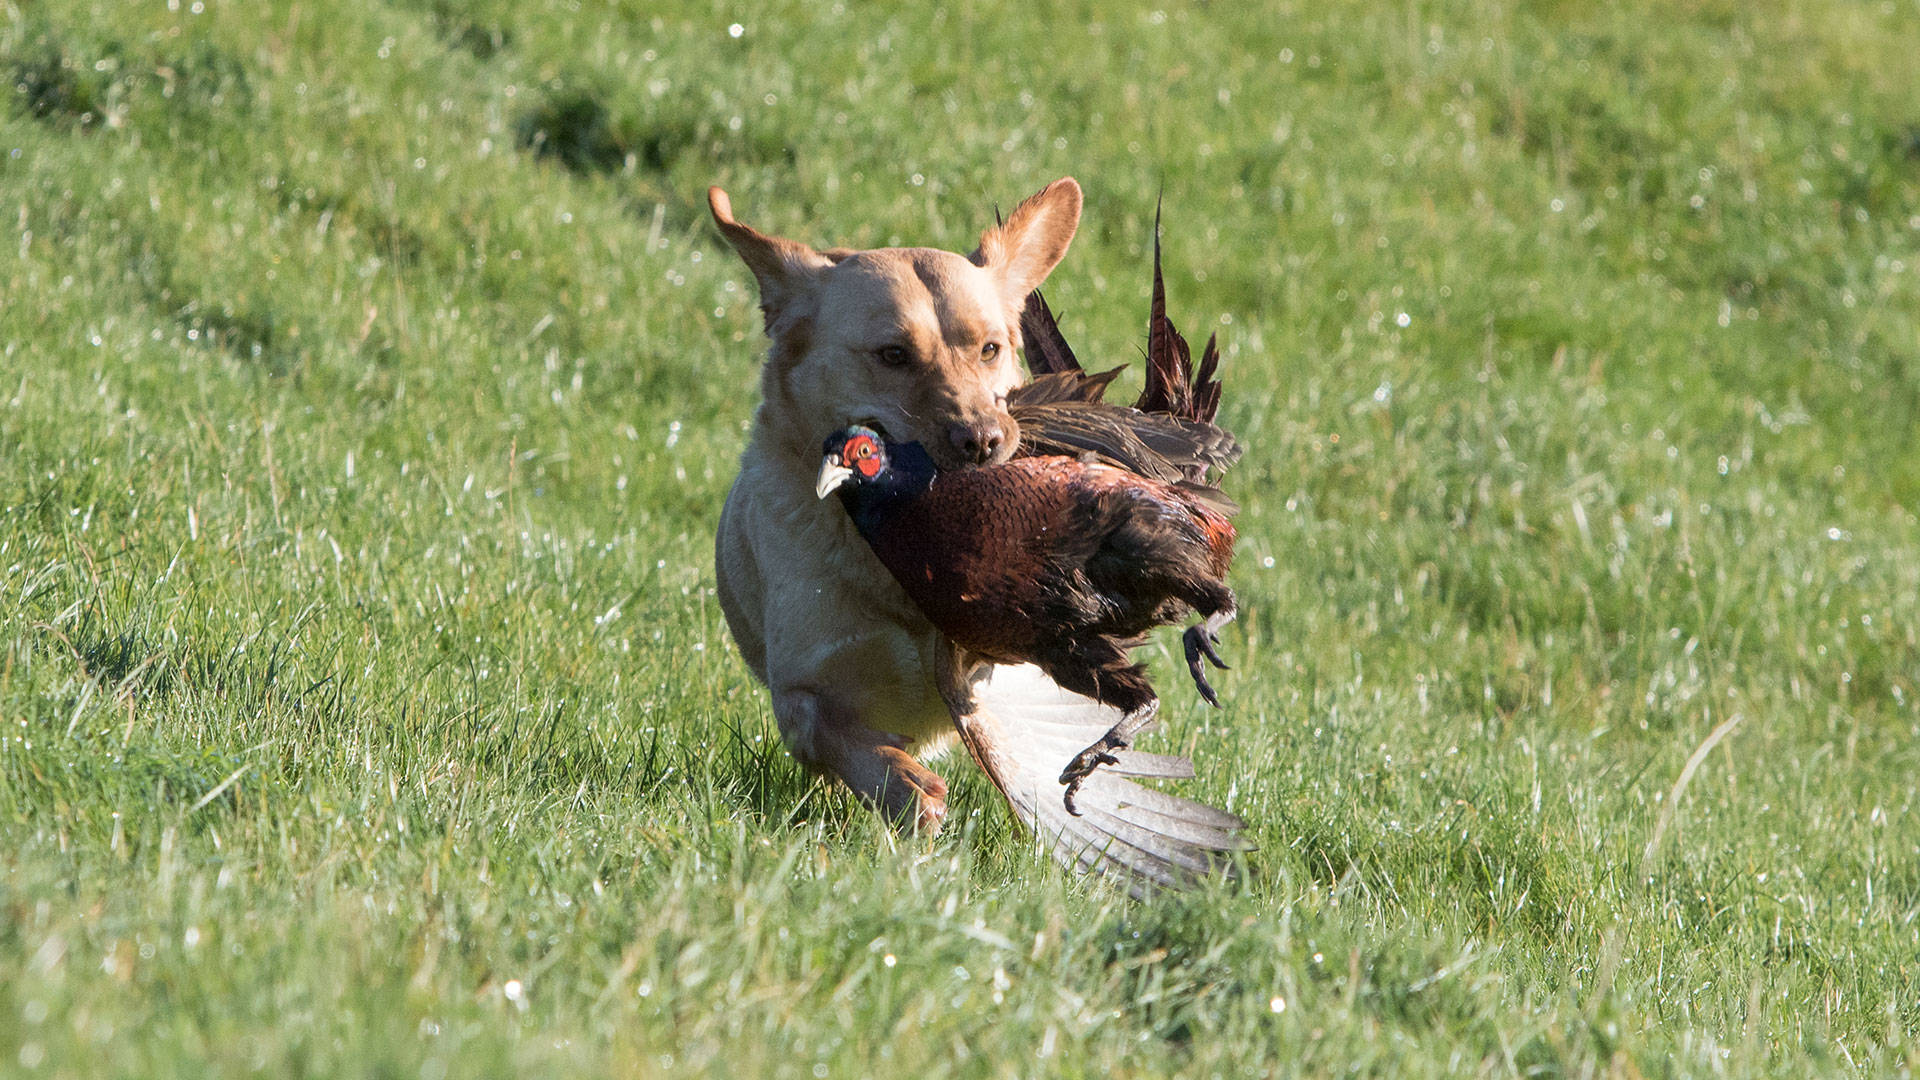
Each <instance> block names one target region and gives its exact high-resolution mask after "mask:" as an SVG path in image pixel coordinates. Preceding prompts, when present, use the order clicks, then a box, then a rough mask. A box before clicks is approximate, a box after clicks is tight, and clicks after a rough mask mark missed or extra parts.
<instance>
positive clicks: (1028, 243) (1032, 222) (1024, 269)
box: [972, 176, 1080, 322]
mask: <svg viewBox="0 0 1920 1080" xmlns="http://www.w3.org/2000/svg"><path fill="white" fill-rule="evenodd" d="M1079 227H1080V185H1079V184H1078V183H1076V182H1075V181H1074V179H1073V177H1071V176H1064V177H1061V178H1060V179H1058V180H1055V181H1054V182H1053V183H1051V184H1048V185H1047V186H1046V187H1044V188H1042V189H1040V192H1039V194H1037V195H1034V196H1033V197H1032V198H1030V199H1028V200H1027V201H1025V202H1023V203H1021V204H1020V205H1019V206H1016V207H1014V208H1013V213H1012V214H1010V215H1008V217H1007V220H1006V221H1005V222H1004V223H1002V224H999V225H995V226H994V227H993V228H991V229H988V230H987V231H986V232H983V233H981V234H980V249H979V250H978V251H975V252H974V253H973V256H972V258H973V263H974V265H975V266H982V267H985V268H987V269H988V270H992V271H993V272H994V273H996V274H998V275H999V277H1000V294H1001V296H1002V297H1004V298H1005V301H1006V307H1007V317H1008V319H1009V320H1011V321H1014V322H1018V321H1019V318H1020V309H1021V308H1022V307H1023V306H1025V304H1026V302H1027V294H1028V293H1030V292H1032V291H1033V290H1035V289H1037V288H1039V287H1040V283H1041V282H1042V281H1045V280H1046V278H1047V275H1048V274H1049V273H1051V272H1052V270H1053V268H1054V267H1055V266H1056V265H1058V264H1059V262H1060V260H1061V258H1062V257H1064V256H1065V255H1066V253H1067V245H1068V244H1070V243H1072V242H1073V232H1074V230H1075V229H1077V228H1079Z"/></svg>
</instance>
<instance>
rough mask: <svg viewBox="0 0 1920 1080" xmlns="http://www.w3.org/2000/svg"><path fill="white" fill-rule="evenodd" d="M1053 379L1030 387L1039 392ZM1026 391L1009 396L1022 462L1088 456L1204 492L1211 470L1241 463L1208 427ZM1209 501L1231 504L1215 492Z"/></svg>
mask: <svg viewBox="0 0 1920 1080" xmlns="http://www.w3.org/2000/svg"><path fill="white" fill-rule="evenodd" d="M1054 378H1056V376H1051V375H1050V376H1047V377H1046V378H1045V379H1043V380H1038V381H1036V382H1034V383H1032V384H1030V385H1032V386H1034V387H1043V386H1044V385H1045V384H1046V383H1048V382H1050V381H1051V380H1053V379H1054ZM1025 389H1026V388H1025V387H1022V388H1020V391H1016V392H1015V393H1013V394H1009V395H1008V396H1007V408H1008V411H1009V412H1010V413H1012V415H1013V418H1014V420H1015V421H1016V422H1017V423H1018V424H1019V425H1020V448H1019V451H1018V454H1019V456H1021V457H1049V456H1060V457H1075V458H1081V459H1083V460H1084V459H1086V458H1088V457H1089V456H1091V457H1092V459H1093V460H1096V461H1099V462H1102V463H1103V464H1107V465H1112V466H1114V467H1116V468H1120V469H1125V470H1127V471H1128V472H1130V473H1137V474H1139V475H1141V476H1145V477H1148V478H1149V479H1153V480H1159V481H1161V482H1162V483H1168V484H1174V483H1181V482H1186V483H1189V484H1193V485H1195V486H1196V487H1198V488H1202V489H1208V490H1212V489H1211V486H1210V485H1208V484H1207V483H1206V482H1205V477H1206V475H1207V472H1208V470H1209V469H1211V470H1213V471H1215V472H1225V471H1226V470H1227V469H1228V468H1229V467H1230V466H1232V465H1233V463H1234V462H1236V461H1238V460H1239V459H1240V444H1239V443H1238V442H1237V441H1235V439H1234V437H1233V436H1232V435H1230V434H1228V433H1227V432H1226V431H1223V430H1221V429H1220V428H1217V427H1214V426H1213V425H1212V424H1206V423H1200V422H1198V421H1192V420H1181V419H1179V418H1177V417H1173V416H1169V415H1167V414H1165V413H1146V412H1140V411H1139V410H1137V409H1128V408H1123V407H1121V406H1117V405H1107V404H1104V403H1099V402H1089V401H1075V400H1066V399H1062V398H1060V397H1058V396H1051V397H1049V396H1045V395H1042V394H1035V395H1031V396H1029V395H1027V394H1024V393H1021V391H1024V390H1025ZM1213 498H1214V501H1216V502H1219V503H1221V504H1223V505H1229V506H1230V505H1231V502H1230V501H1228V500H1227V499H1226V497H1225V496H1224V495H1220V494H1219V493H1218V492H1217V491H1214V492H1213Z"/></svg>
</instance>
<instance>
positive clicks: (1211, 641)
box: [1181, 608, 1234, 709]
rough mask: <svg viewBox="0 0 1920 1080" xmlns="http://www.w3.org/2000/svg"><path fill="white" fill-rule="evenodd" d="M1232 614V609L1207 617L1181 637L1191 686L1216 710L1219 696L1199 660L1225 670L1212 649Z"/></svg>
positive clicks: (1223, 661)
mask: <svg viewBox="0 0 1920 1080" xmlns="http://www.w3.org/2000/svg"><path fill="white" fill-rule="evenodd" d="M1233 614H1234V613H1233V609H1232V608H1227V609H1225V610H1223V611H1216V612H1214V613H1213V614H1212V615H1209V616H1207V618H1206V620H1205V621H1204V622H1200V623H1196V624H1194V625H1192V626H1189V627H1187V630H1186V633H1184V634H1182V635H1181V640H1182V642H1184V643H1185V645H1186V650H1187V671H1188V672H1189V673H1190V674H1192V676H1193V685H1194V687H1195V688H1196V689H1198V690H1199V691H1200V696H1201V697H1203V698H1206V699H1207V704H1209V705H1211V706H1213V707H1214V708H1216V709H1217V708H1219V707H1220V695H1218V694H1216V693H1214V691H1213V684H1212V683H1209V682H1208V681H1207V676H1206V673H1205V671H1204V670H1203V669H1202V668H1201V667H1200V658H1201V657H1203V656H1204V657H1206V659H1207V662H1208V663H1210V664H1212V665H1213V666H1214V667H1217V668H1219V669H1220V670H1221V671H1226V670H1227V662H1226V661H1225V660H1222V659H1220V654H1219V653H1217V652H1215V651H1214V648H1213V647H1214V646H1215V645H1217V644H1219V642H1220V633H1219V630H1220V628H1221V627H1222V626H1225V625H1226V624H1227V623H1228V622H1230V621H1232V619H1233Z"/></svg>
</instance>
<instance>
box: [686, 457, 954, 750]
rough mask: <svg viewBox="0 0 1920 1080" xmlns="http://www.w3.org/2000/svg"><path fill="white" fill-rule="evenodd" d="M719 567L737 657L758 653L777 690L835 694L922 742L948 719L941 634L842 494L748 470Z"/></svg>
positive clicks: (870, 722) (758, 669)
mask: <svg viewBox="0 0 1920 1080" xmlns="http://www.w3.org/2000/svg"><path fill="white" fill-rule="evenodd" d="M796 486H798V487H800V488H801V490H800V493H799V494H800V496H801V497H798V498H796V497H795V496H794V491H793V489H794V488H795V487H796ZM716 565H717V569H718V572H719V574H720V576H721V579H722V580H721V591H722V594H723V595H724V596H726V597H727V598H728V603H727V604H726V605H725V606H726V608H727V616H728V623H729V626H730V628H731V629H732V630H733V634H734V637H735V638H736V639H737V640H738V641H739V643H740V646H741V653H742V654H743V655H746V656H748V657H749V658H750V662H751V660H752V659H755V658H759V659H762V663H758V664H755V665H754V667H755V673H756V674H758V675H760V676H761V678H762V679H763V680H765V681H766V682H767V683H768V684H769V685H770V686H771V687H772V688H773V689H774V690H775V691H776V692H777V691H779V690H782V689H786V688H790V687H801V686H804V687H809V688H815V689H826V690H830V691H831V692H832V693H833V695H834V696H835V697H836V698H838V699H839V700H840V701H841V702H843V703H844V704H845V705H847V706H848V707H850V708H852V709H853V710H854V711H855V712H856V713H858V714H859V716H860V718H861V723H863V724H865V725H866V726H869V727H873V728H878V729H881V730H886V731H892V732H895V733H898V734H902V735H908V736H912V737H915V738H922V737H925V736H927V735H930V734H933V733H934V732H936V731H943V730H946V729H947V728H948V727H949V726H950V724H949V718H948V715H947V711H946V707H945V705H944V703H943V702H942V701H941V699H940V696H939V692H938V689H937V687H936V686H935V683H934V679H935V672H936V671H937V664H938V656H939V650H940V649H941V648H943V642H942V639H941V637H940V635H939V632H938V631H936V630H934V629H933V627H932V625H931V624H930V623H928V622H927V620H926V618H925V616H923V615H921V613H920V611H919V610H918V609H917V608H915V607H914V606H913V603H912V601H911V600H909V599H908V598H907V595H906V593H904V592H903V591H902V590H901V588H900V586H899V584H898V583H897V582H895V581H894V580H893V577H892V575H890V574H889V573H888V572H887V570H886V568H885V567H884V566H882V565H881V564H880V561H879V559H877V558H876V557H875V556H874V554H873V552H872V550H871V549H869V548H868V547H867V545H866V542H865V541H864V540H862V539H861V538H860V535H859V533H857V532H856V531H855V530H854V528H853V525H852V522H851V521H849V520H848V518H847V515H846V512H845V510H843V509H842V508H841V506H840V504H839V501H838V500H826V501H822V500H819V499H817V498H815V497H814V495H813V492H812V491H811V490H807V489H806V488H805V486H804V485H796V484H795V482H794V481H793V479H792V478H790V477H779V476H769V475H767V473H766V471H762V470H755V469H753V468H751V467H748V468H743V470H742V472H741V475H740V478H739V480H738V481H736V483H735V487H734V491H733V492H732V494H731V495H730V496H729V498H728V505H727V512H726V514H725V515H724V516H723V519H722V526H721V543H720V552H719V557H718V559H717V562H716Z"/></svg>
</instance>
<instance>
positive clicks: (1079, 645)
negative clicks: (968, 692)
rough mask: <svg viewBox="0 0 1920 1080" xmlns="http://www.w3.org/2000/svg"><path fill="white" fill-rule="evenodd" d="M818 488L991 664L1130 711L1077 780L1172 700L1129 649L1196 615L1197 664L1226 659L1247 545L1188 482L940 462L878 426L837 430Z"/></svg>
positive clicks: (1192, 662) (958, 640)
mask: <svg viewBox="0 0 1920 1080" xmlns="http://www.w3.org/2000/svg"><path fill="white" fill-rule="evenodd" d="M825 450H826V461H825V462H824V464H823V467H822V470H821V481H820V486H819V493H820V494H821V495H822V496H823V497H824V496H825V495H826V494H827V492H829V491H832V490H835V489H838V490H839V492H840V497H841V500H842V501H843V502H844V503H845V505H846V507H847V510H848V512H849V513H850V514H851V515H852V517H853V521H854V525H855V527H856V528H858V529H859V530H860V534H861V536H863V537H864V538H865V539H866V541H867V543H868V544H869V545H870V546H871V547H872V548H873V551H874V554H875V555H877V556H879V559H880V562H881V563H882V564H883V565H885V566H886V568H887V570H888V571H889V572H890V573H891V574H892V575H893V577H894V578H895V580H897V581H899V583H900V585H901V587H902V588H903V589H904V590H905V591H906V593H907V595H908V596H909V597H911V598H912V599H913V601H914V603H915V604H916V605H917V606H918V607H919V608H920V610H921V612H922V613H924V614H925V615H926V616H927V619H928V621H929V622H931V623H933V625H934V626H935V627H936V628H938V629H939V630H940V632H941V633H942V634H944V635H945V636H946V637H947V638H948V639H949V640H950V641H952V642H953V643H954V644H955V645H957V646H959V647H960V648H962V649H965V650H967V651H968V652H969V653H971V654H973V655H975V656H977V657H980V658H982V659H985V660H989V661H993V662H997V663H1005V664H1018V663H1032V664H1035V665H1037V666H1039V668H1040V669H1041V670H1042V671H1044V672H1045V673H1046V674H1047V676H1048V677H1049V678H1051V679H1052V680H1053V681H1054V682H1055V683H1057V684H1058V685H1059V686H1060V687H1062V688H1063V689H1066V690H1068V691H1070V692H1073V693H1076V694H1082V695H1084V696H1086V697H1089V698H1092V699H1094V700H1095V701H1098V702H1100V703H1102V704H1106V705H1111V706H1113V707H1115V708H1117V709H1119V710H1121V711H1122V713H1124V714H1125V715H1124V719H1123V720H1122V722H1121V723H1120V724H1117V725H1115V727H1114V728H1113V729H1112V731H1110V732H1109V733H1108V736H1107V737H1106V738H1104V739H1102V740H1101V741H1100V742H1098V743H1096V744H1095V745H1093V746H1090V747H1088V748H1087V750H1086V751H1085V752H1083V753H1082V754H1081V755H1078V756H1076V758H1075V759H1074V761H1073V762H1071V763H1070V764H1069V766H1068V768H1067V769H1066V770H1065V771H1063V772H1062V774H1061V780H1060V782H1061V783H1062V784H1066V785H1068V787H1067V791H1066V793H1065V797H1066V800H1067V805H1068V807H1069V809H1071V808H1072V807H1073V793H1074V791H1075V790H1076V789H1077V787H1078V784H1077V781H1078V780H1081V779H1084V778H1085V776H1086V775H1087V774H1088V773H1090V772H1092V770H1093V769H1094V768H1097V767H1098V766H1099V765H1101V764H1111V763H1113V762H1114V761H1115V760H1116V759H1115V758H1114V757H1113V753H1114V751H1116V750H1120V749H1125V748H1126V747H1127V746H1129V745H1130V744H1131V736H1132V735H1133V734H1134V733H1135V732H1136V731H1138V730H1140V729H1141V728H1143V727H1144V726H1146V725H1147V724H1148V723H1150V722H1151V721H1152V719H1153V717H1154V715H1155V713H1156V711H1157V709H1158V705H1159V698H1158V695H1157V694H1155V692H1154V689H1153V685H1152V683H1151V682H1149V681H1148V679H1147V677H1146V672H1145V668H1144V666H1143V665H1140V664H1135V663H1132V662H1131V657H1130V653H1131V652H1132V650H1133V649H1134V648H1135V647H1136V646H1137V645H1139V644H1140V642H1141V640H1142V638H1143V636H1144V635H1145V633H1146V632H1147V631H1148V630H1151V629H1152V628H1154V627H1156V626H1163V625H1166V624H1168V623H1171V622H1174V621H1176V620H1178V619H1180V618H1182V617H1183V616H1185V615H1186V614H1187V613H1188V612H1196V613H1198V614H1199V615H1201V616H1203V617H1204V619H1205V622H1203V623H1202V624H1200V625H1196V626H1194V627H1191V628H1189V629H1188V631H1187V634H1186V647H1187V658H1188V666H1189V669H1190V671H1191V673H1192V675H1193V678H1194V683H1195V685H1196V686H1197V687H1198V688H1199V690H1200V693H1201V694H1202V695H1203V696H1204V697H1206V699H1207V700H1208V701H1209V702H1212V703H1213V704H1216V705H1217V704H1219V700H1218V698H1217V697H1216V696H1215V694H1214V692H1213V688H1212V687H1211V686H1209V685H1208V683H1207V680H1206V678H1205V676H1204V673H1203V671H1202V668H1201V664H1200V661H1201V659H1202V658H1203V657H1204V658H1205V659H1207V660H1209V661H1211V662H1212V663H1213V664H1215V665H1216V666H1219V667H1225V666H1226V665H1225V664H1224V663H1222V662H1221V661H1220V658H1219V656H1218V654H1216V653H1215V652H1214V651H1213V642H1214V641H1216V640H1217V638H1216V637H1215V632H1216V631H1217V629H1218V628H1219V626H1220V625H1222V624H1223V623H1224V622H1226V620H1228V619H1231V618H1232V617H1233V614H1234V598H1233V592H1232V590H1231V589H1229V588H1227V586H1226V585H1225V583H1224V582H1223V581H1222V580H1221V579H1222V578H1223V577H1224V576H1225V574H1226V571H1227V566H1228V563H1229V562H1230V561H1231V559H1232V556H1233V540H1234V531H1233V526H1232V524H1231V523H1230V522H1228V520H1227V518H1226V515H1225V514H1223V513H1222V512H1220V511H1219V510H1216V509H1214V508H1213V507H1211V506H1209V505H1208V504H1207V502H1206V501H1204V500H1202V499H1201V498H1199V497H1197V496H1195V495H1194V494H1192V493H1190V492H1189V491H1187V490H1185V488H1184V487H1183V486H1180V485H1174V484H1167V483H1162V482H1161V481H1158V480H1153V479H1150V478H1148V477H1144V476H1140V475H1138V474H1135V473H1131V472H1127V471H1125V470H1123V469H1118V468H1114V467H1113V466H1110V465H1104V464H1099V463H1097V462H1093V463H1090V462H1083V461H1079V460H1077V459H1074V458H1065V457H1024V458H1016V459H1014V460H1012V461H1009V462H1007V463H1005V464H1001V465H991V466H987V467H984V468H978V469H965V470H959V471H954V472H947V473H939V472H937V471H936V470H935V468H934V464H933V460H932V459H931V458H930V457H928V456H927V454H926V452H925V451H924V450H923V449H922V448H921V447H920V446H919V444H917V443H908V444H904V445H902V444H890V443H886V442H884V441H883V440H882V439H881V438H880V436H879V435H878V434H877V433H875V432H873V431H871V430H869V429H867V428H860V427H855V428H849V429H848V430H846V431H844V432H841V433H839V434H837V435H835V436H834V437H833V438H831V439H829V440H828V441H827V445H826V447H825Z"/></svg>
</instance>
